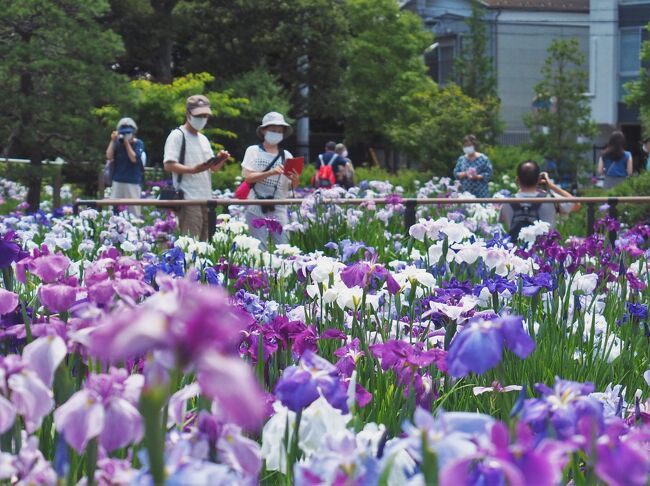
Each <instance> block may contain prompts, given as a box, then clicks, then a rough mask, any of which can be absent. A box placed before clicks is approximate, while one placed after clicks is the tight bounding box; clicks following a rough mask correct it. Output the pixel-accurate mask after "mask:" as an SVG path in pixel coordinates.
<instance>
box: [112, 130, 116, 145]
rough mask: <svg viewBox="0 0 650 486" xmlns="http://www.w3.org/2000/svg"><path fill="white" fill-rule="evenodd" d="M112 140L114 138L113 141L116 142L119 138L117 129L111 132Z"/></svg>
mask: <svg viewBox="0 0 650 486" xmlns="http://www.w3.org/2000/svg"><path fill="white" fill-rule="evenodd" d="M111 140H112V141H113V142H114V141H115V140H117V131H115V130H113V131H112V132H111Z"/></svg>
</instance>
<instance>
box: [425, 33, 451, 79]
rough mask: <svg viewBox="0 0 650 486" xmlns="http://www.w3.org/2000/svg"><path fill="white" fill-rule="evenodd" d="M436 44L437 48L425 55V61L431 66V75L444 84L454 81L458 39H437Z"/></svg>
mask: <svg viewBox="0 0 650 486" xmlns="http://www.w3.org/2000/svg"><path fill="white" fill-rule="evenodd" d="M436 44H437V45H436V47H435V49H433V50H431V51H430V52H427V54H426V55H425V62H426V65H427V66H428V67H429V75H430V76H431V77H432V78H433V80H434V81H435V82H436V83H438V84H440V85H441V86H444V85H445V84H447V83H450V82H452V81H453V75H454V55H455V53H456V39H455V38H447V39H440V40H438V39H436Z"/></svg>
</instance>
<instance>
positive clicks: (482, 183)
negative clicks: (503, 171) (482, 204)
mask: <svg viewBox="0 0 650 486" xmlns="http://www.w3.org/2000/svg"><path fill="white" fill-rule="evenodd" d="M471 167H473V168H474V169H476V173H477V174H478V175H482V176H483V179H481V180H475V179H468V178H467V177H465V178H463V179H460V188H461V190H462V191H463V192H469V193H471V194H473V195H474V196H476V197H490V192H489V191H488V182H490V180H492V162H490V159H488V158H487V157H486V156H485V155H484V154H478V157H476V158H475V159H474V160H469V159H468V158H467V156H466V155H461V156H460V157H459V158H458V161H457V162H456V167H455V168H454V177H455V178H456V179H458V174H459V173H460V172H467V169H469V168H471Z"/></svg>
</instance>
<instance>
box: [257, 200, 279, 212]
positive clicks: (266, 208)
mask: <svg viewBox="0 0 650 486" xmlns="http://www.w3.org/2000/svg"><path fill="white" fill-rule="evenodd" d="M258 199H263V200H271V199H273V196H265V197H259V198H258ZM261 208H262V214H268V213H272V212H273V211H275V206H261Z"/></svg>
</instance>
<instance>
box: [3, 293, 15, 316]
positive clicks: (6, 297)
mask: <svg viewBox="0 0 650 486" xmlns="http://www.w3.org/2000/svg"><path fill="white" fill-rule="evenodd" d="M16 307H18V295H17V294H15V293H14V292H9V291H8V290H5V289H2V288H0V316H2V315H5V314H11V313H12V312H13V311H14V310H15V309H16Z"/></svg>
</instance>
